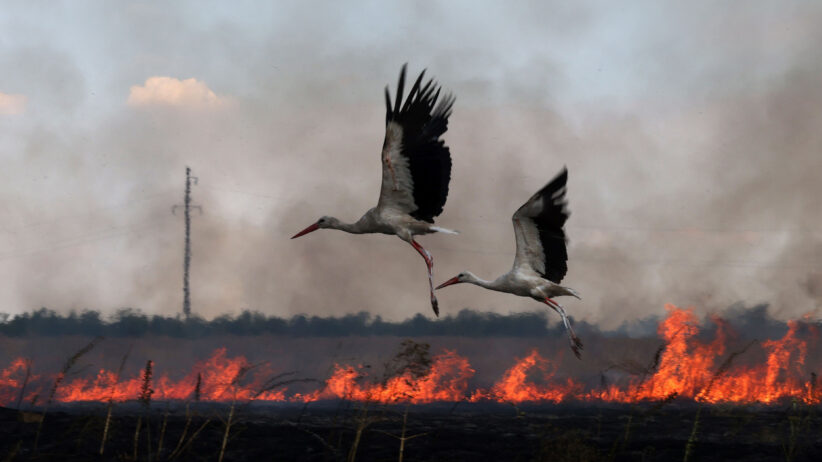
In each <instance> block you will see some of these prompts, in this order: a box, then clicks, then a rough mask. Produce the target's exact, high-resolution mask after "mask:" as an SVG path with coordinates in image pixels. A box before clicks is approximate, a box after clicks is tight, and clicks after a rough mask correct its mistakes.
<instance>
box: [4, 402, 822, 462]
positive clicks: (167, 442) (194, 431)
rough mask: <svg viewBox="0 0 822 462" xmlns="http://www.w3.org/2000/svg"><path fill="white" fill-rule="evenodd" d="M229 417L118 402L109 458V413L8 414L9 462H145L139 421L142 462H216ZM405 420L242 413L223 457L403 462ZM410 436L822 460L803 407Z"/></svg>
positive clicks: (481, 455)
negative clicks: (30, 461)
mask: <svg viewBox="0 0 822 462" xmlns="http://www.w3.org/2000/svg"><path fill="white" fill-rule="evenodd" d="M229 413H230V406H229V405H197V406H189V408H188V409H187V410H186V407H185V406H184V405H183V404H180V403H177V404H172V405H169V404H164V403H153V404H152V405H151V408H150V409H149V412H148V413H146V411H145V408H143V407H140V406H139V405H137V404H125V405H118V406H116V407H115V408H114V412H113V416H112V419H111V422H110V424H109V430H108V437H107V441H106V444H105V447H104V451H103V455H102V456H101V455H100V444H101V441H102V435H103V428H104V426H105V421H106V407H105V405H101V404H89V405H72V406H67V407H61V408H59V409H53V410H50V411H49V412H48V413H47V414H46V416H45V419H44V420H43V421H42V427H41V428H40V435H39V438H37V437H36V434H37V429H38V427H40V423H39V422H37V419H38V416H40V415H41V414H37V413H25V414H21V413H20V412H18V411H16V410H12V409H6V408H2V409H0V461H2V462H5V461H23V460H60V461H80V460H135V458H134V455H135V429H136V428H137V422H138V418H139V420H140V431H139V434H138V435H137V446H136V455H137V460H152V461H162V460H170V459H173V460H192V461H199V460H208V461H216V460H218V458H219V455H220V450H221V446H222V442H223V437H224V435H225V430H226V420H227V418H228V415H229ZM405 413H406V407H405V406H391V407H384V406H378V405H370V406H367V407H363V405H362V404H357V403H354V404H352V403H314V404H312V405H310V406H307V407H303V406H293V405H289V406H279V405H278V406H269V405H261V404H253V405H251V406H242V407H237V408H235V415H234V417H233V419H232V426H231V428H230V432H229V438H228V440H227V444H226V447H225V454H224V459H223V460H225V461H258V460H284V461H291V460H294V461H297V460H299V461H338V460H351V456H352V455H353V457H354V460H359V461H369V462H370V461H396V460H398V458H399V451H400V437H401V436H402V434H403V417H404V414H405ZM697 419H698V420H697ZM404 431H405V436H406V437H407V438H409V439H407V440H406V441H405V447H404V454H403V457H404V460H405V461H448V462H455V461H472V462H473V461H486V460H487V461H508V460H512V461H543V460H544V461H549V460H550V461H589V460H590V461H595V460H608V461H635V460H644V461H671V460H685V459H686V453H687V460H690V461H727V460H740V461H743V460H744V461H774V460H789V461H819V460H822V409H820V408H819V407H807V406H802V405H795V404H785V405H782V406H778V407H769V408H744V407H724V406H703V407H701V408H700V407H698V406H696V405H693V404H691V405H676V404H668V405H665V406H662V407H660V406H658V405H657V406H654V405H647V406H616V407H590V406H571V405H563V406H538V407H519V408H517V407H514V406H505V405H477V404H465V403H462V404H458V405H437V406H411V407H408V408H407V423H406V426H405V430H404ZM358 433H359V435H360V436H359V443H358V445H357V448H356V454H352V447H353V445H354V442H355V441H356V440H357V434H358ZM183 435H184V436H183ZM181 436H182V438H181ZM161 437H162V443H161V441H160V439H161ZM35 438H37V439H38V441H37V448H36V449H35V445H34V443H35ZM689 441H690V443H689ZM175 449H176V450H175Z"/></svg>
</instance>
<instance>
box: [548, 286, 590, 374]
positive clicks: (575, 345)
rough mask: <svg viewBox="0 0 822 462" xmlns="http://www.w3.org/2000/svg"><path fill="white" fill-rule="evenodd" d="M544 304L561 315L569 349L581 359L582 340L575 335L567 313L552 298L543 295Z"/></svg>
mask: <svg viewBox="0 0 822 462" xmlns="http://www.w3.org/2000/svg"><path fill="white" fill-rule="evenodd" d="M545 304H546V305H548V306H550V307H551V308H553V309H554V310H555V311H556V312H557V313H559V315H560V316H561V317H562V323H563V324H565V331H566V332H568V339H569V340H570V341H571V350H573V352H574V355H576V357H577V358H578V359H582V353H581V351H582V341H581V340H580V339H579V337H577V334H576V333H575V332H574V328H573V327H571V323H570V322H569V321H568V315H567V314H566V313H565V308H563V306H562V305H560V304H559V303H557V302H556V300H554V299H552V298H548V297H545Z"/></svg>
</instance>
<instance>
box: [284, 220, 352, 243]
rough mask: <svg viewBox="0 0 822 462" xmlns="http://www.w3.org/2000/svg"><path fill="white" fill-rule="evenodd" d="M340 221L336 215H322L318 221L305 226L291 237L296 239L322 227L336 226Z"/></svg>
mask: <svg viewBox="0 0 822 462" xmlns="http://www.w3.org/2000/svg"><path fill="white" fill-rule="evenodd" d="M339 222H340V220H337V219H336V218H334V217H328V216H325V217H321V218H320V219H319V220H317V222H316V223H314V224H312V225H311V226H309V227H308V228H305V229H304V230H302V231H300V232H299V233H297V234H295V235H293V236H291V239H296V238H298V237H300V236H304V235H306V234H308V233H310V232H312V231H316V230H318V229H320V228H336V227H337V224H338V223H339Z"/></svg>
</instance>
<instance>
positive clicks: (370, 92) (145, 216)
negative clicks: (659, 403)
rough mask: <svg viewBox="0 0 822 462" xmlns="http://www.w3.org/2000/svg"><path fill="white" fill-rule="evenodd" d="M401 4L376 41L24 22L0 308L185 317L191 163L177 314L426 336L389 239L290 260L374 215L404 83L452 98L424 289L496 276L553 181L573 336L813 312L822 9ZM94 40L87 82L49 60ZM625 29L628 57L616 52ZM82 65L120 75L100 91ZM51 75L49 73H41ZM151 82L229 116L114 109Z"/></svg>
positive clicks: (146, 17)
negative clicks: (88, 29)
mask: <svg viewBox="0 0 822 462" xmlns="http://www.w3.org/2000/svg"><path fill="white" fill-rule="evenodd" d="M449 5H450V4H449ZM167 8H177V9H172V10H171V11H167V10H166V9H167ZM339 8H342V7H339ZM397 8H398V10H389V12H388V13H385V12H383V13H382V14H385V15H386V16H385V17H380V18H379V19H373V18H371V19H369V18H368V17H367V15H360V14H359V13H357V12H354V11H347V8H342V9H343V10H346V11H340V10H339V9H338V8H337V7H332V8H327V9H322V8H320V9H316V8H310V10H311V11H310V12H309V11H308V7H307V6H303V5H302V4H298V3H295V4H282V5H278V7H277V8H274V9H271V10H267V11H260V12H257V14H256V15H245V16H244V17H235V16H230V15H229V16H225V17H220V19H219V20H214V21H210V20H205V19H202V18H192V17H189V16H188V15H187V13H188V11H189V10H188V9H187V7H186V6H174V5H172V6H169V5H163V6H162V7H160V6H152V5H133V6H131V7H129V8H128V9H127V11H108V10H107V9H100V10H97V11H94V12H77V13H74V12H71V13H67V14H70V15H71V17H72V18H75V19H76V21H77V22H76V23H74V24H75V26H72V27H68V28H65V27H64V28H55V29H52V30H48V31H44V30H42V29H41V28H37V27H35V26H34V25H33V24H34V23H35V19H34V18H32V15H31V13H30V11H27V10H25V7H24V6H19V7H16V8H15V12H16V14H18V15H19V16H20V17H21V18H28V21H26V20H22V19H21V20H19V21H17V23H18V24H16V25H14V27H12V28H11V29H9V30H12V31H28V32H29V33H36V34H38V37H39V39H38V40H37V41H35V43H34V44H29V45H27V47H26V48H25V49H24V48H21V47H17V46H14V43H16V42H13V41H7V42H5V43H6V44H4V47H5V49H4V50H3V53H2V56H0V62H2V63H3V64H4V65H3V68H4V69H13V71H10V72H6V73H4V75H3V76H0V91H2V92H4V93H10V94H11V93H14V94H25V95H28V96H29V98H30V102H29V105H28V107H27V112H26V114H24V115H22V116H14V119H13V120H12V118H11V117H6V119H8V123H6V120H5V119H4V120H3V121H2V123H0V136H2V143H1V145H0V150H2V153H3V158H4V162H5V166H4V168H3V172H1V173H0V184H2V186H0V214H2V220H1V221H2V228H0V246H2V247H0V280H2V281H4V282H3V285H2V288H3V290H2V292H3V294H4V295H3V296H2V297H3V298H2V302H3V305H4V311H9V312H15V313H20V312H24V311H28V310H30V309H34V308H37V307H40V306H48V307H51V308H54V309H58V310H60V311H63V312H65V311H68V310H69V309H77V310H81V309H84V308H91V309H99V310H106V311H109V310H113V309H114V307H122V306H135V307H139V308H141V309H142V310H144V311H146V312H150V313H157V314H170V313H175V312H178V311H179V310H180V309H181V302H182V300H181V296H180V293H181V291H180V281H181V274H180V268H181V267H182V259H183V252H182V245H183V224H182V221H181V220H180V219H179V217H174V216H172V215H171V213H170V207H171V205H173V204H175V203H179V201H180V199H181V195H182V187H183V181H184V168H185V165H190V166H191V167H192V169H193V174H194V175H195V176H198V177H199V179H200V183H199V185H197V186H194V187H193V197H194V200H195V202H196V203H198V204H201V205H202V206H203V209H204V213H203V215H202V216H200V215H197V214H195V215H194V216H193V217H192V222H193V228H192V236H191V238H192V253H193V255H192V270H191V285H192V310H193V312H194V313H195V314H199V315H202V316H205V317H213V316H216V315H218V314H220V313H225V312H239V310H241V309H251V310H258V311H261V312H263V313H268V314H276V315H279V316H284V317H290V316H291V315H294V314H298V313H307V314H309V315H320V316H323V315H341V314H344V313H356V312H359V311H368V312H372V313H379V314H381V315H382V316H383V317H384V318H385V319H391V320H399V319H404V318H407V317H409V316H411V315H413V314H415V313H423V314H425V315H428V314H429V313H428V310H429V307H428V300H427V296H426V285H427V281H426V278H425V268H424V264H423V262H422V260H421V259H420V258H419V256H418V255H417V254H416V253H415V252H413V251H412V249H411V248H410V247H409V246H408V245H406V244H404V243H402V242H401V241H399V240H398V239H396V238H392V237H386V236H350V235H345V234H343V233H339V232H331V231H319V232H317V233H314V234H312V235H309V236H306V237H303V238H300V239H299V240H295V241H290V240H289V239H288V237H290V236H291V235H293V234H294V233H295V232H296V231H298V230H300V229H302V228H303V227H305V226H307V225H308V224H310V223H312V222H313V221H315V220H316V219H317V218H318V217H319V216H321V215H334V216H337V217H338V218H340V219H342V220H350V221H353V220H356V219H357V218H358V217H359V216H360V214H362V213H363V212H365V211H366V210H367V209H368V208H369V207H371V206H373V205H374V204H375V203H376V198H377V193H378V191H379V183H378V181H379V174H380V170H379V169H380V163H379V161H378V159H377V156H378V152H379V148H380V146H381V143H382V136H383V133H382V130H383V129H382V125H383V116H384V113H383V110H384V109H383V107H382V104H383V102H382V95H381V91H382V87H383V86H384V85H385V84H386V83H390V84H391V85H392V88H393V86H394V85H395V83H396V82H395V80H396V75H397V72H398V70H399V67H400V65H401V64H402V63H403V62H405V61H410V70H411V71H412V72H415V71H417V70H419V69H421V68H422V67H428V69H429V75H433V76H435V77H436V78H437V79H438V80H439V81H440V83H442V85H443V86H444V87H445V88H446V89H448V90H452V91H453V92H454V93H455V94H456V95H457V102H456V105H455V108H454V115H453V117H452V120H451V124H450V129H449V131H448V133H447V134H446V136H445V139H446V140H447V143H448V145H449V146H450V147H451V150H452V153H453V158H454V171H453V178H452V184H451V194H450V197H449V201H448V203H447V204H446V208H445V212H444V213H443V215H442V216H441V217H440V218H439V220H438V223H440V224H442V225H443V226H445V227H449V228H455V229H458V230H460V231H462V234H461V235H460V236H427V237H423V238H421V242H422V243H423V245H425V246H426V247H427V248H429V249H430V250H431V252H432V253H433V255H434V259H435V271H436V274H435V275H436V277H437V279H438V280H444V279H446V278H448V277H451V276H453V275H454V274H456V273H458V272H459V271H461V270H464V269H470V270H472V271H474V272H475V273H477V274H478V275H480V276H483V277H486V278H491V277H495V276H496V275H497V274H500V273H502V272H504V271H506V270H508V268H509V267H510V264H511V262H512V261H513V250H514V241H513V232H512V229H511V224H510V215H511V214H512V213H513V211H514V210H515V209H516V208H517V207H518V206H519V205H520V204H521V203H522V202H523V201H524V200H525V199H527V198H528V197H529V196H530V195H531V194H532V193H533V192H534V191H536V190H537V189H538V188H540V187H541V186H542V185H543V184H544V183H545V182H547V181H548V180H549V179H550V178H551V177H552V176H553V175H554V174H555V173H556V172H557V171H558V170H559V169H560V168H561V167H562V165H568V167H569V170H570V179H569V192H568V197H569V201H570V209H571V212H572V216H571V219H570V221H569V223H568V234H569V236H570V239H571V244H570V262H569V267H570V272H569V274H568V276H567V278H566V280H565V281H564V283H566V284H567V285H568V286H570V287H573V288H575V289H577V290H578V291H579V292H580V293H581V294H582V296H583V301H581V302H579V301H576V300H572V301H568V302H567V308H568V310H569V312H570V313H573V315H574V316H575V317H576V318H577V319H579V320H585V321H587V322H590V323H592V324H597V325H601V326H603V328H609V329H610V328H616V327H618V326H619V325H621V324H622V323H623V322H625V321H628V320H633V319H638V318H645V317H647V316H652V315H655V314H662V311H663V310H662V306H663V304H664V303H665V302H672V303H675V304H678V305H693V306H696V307H697V309H698V310H699V312H700V313H706V312H710V311H719V310H722V309H723V308H724V307H726V306H729V305H731V304H732V303H734V302H737V301H739V300H742V301H744V302H745V303H747V304H749V305H750V304H755V303H760V302H767V303H769V304H770V310H771V311H772V312H773V313H774V314H775V315H777V317H779V318H780V319H785V318H790V317H797V316H800V315H802V314H804V313H807V312H814V311H815V310H816V312H817V313H818V310H819V306H820V305H819V303H820V295H819V293H820V292H822V291H820V290H819V289H818V288H819V286H820V285H822V284H820V283H819V273H820V270H819V267H818V260H819V257H820V248H822V240H821V239H820V236H819V233H818V232H817V231H815V230H816V229H818V228H819V227H820V225H822V218H820V217H821V216H822V215H820V213H819V211H818V207H816V206H815V203H816V202H817V200H818V199H817V198H818V197H822V182H820V181H818V178H817V176H818V174H817V173H816V172H818V171H820V168H822V156H820V155H819V152H822V138H820V137H819V135H818V133H819V127H820V126H822V124H821V122H822V120H821V119H820V117H821V116H820V115H819V111H818V108H819V107H821V106H822V85H821V84H822V77H820V76H822V72H820V71H822V69H821V67H822V52H820V51H819V47H818V46H817V44H818V43H819V41H820V39H822V34H821V33H820V32H819V31H820V30H822V28H819V27H817V26H818V24H819V23H820V21H822V8H820V7H819V6H817V5H813V4H804V3H803V4H796V5H793V6H792V8H784V9H780V10H779V11H769V12H757V11H759V10H757V9H756V8H753V7H751V8H749V9H746V10H745V11H739V10H738V9H737V8H736V7H735V6H733V5H720V6H717V5H712V6H711V8H710V9H707V7H700V6H692V7H687V8H685V7H682V8H681V9H678V10H675V11H665V10H659V9H656V8H653V9H648V10H642V11H639V10H632V11H629V12H628V13H623V14H627V15H629V16H631V18H630V19H626V18H625V17H622V16H619V15H614V11H612V10H611V9H612V8H613V7H612V6H611V5H607V4H606V5H602V6H601V7H599V8H593V7H592V8H590V9H582V8H573V9H568V8H559V7H556V6H550V7H547V6H546V7H543V8H541V9H540V10H539V11H538V12H536V13H533V14H528V12H527V11H525V10H523V11H513V12H510V11H509V9H508V8H506V10H505V12H494V11H490V10H483V9H482V8H479V9H477V8H462V7H459V6H446V4H437V5H436V7H435V8H433V9H434V10H435V11H433V12H432V11H431V9H430V8H424V7H418V8H417V7H411V6H403V7H397ZM488 8H489V9H492V8H493V7H491V6H489V7H488ZM69 9H70V8H69ZM471 10H473V11H475V12H476V11H481V12H482V14H481V15H480V16H481V17H479V18H477V17H473V16H472V15H471V14H469V15H468V16H469V17H466V16H465V15H466V14H468V11H471ZM496 13H499V14H496ZM503 13H505V14H503ZM238 16H243V14H242V13H239V14H238ZM252 16H253V17H254V18H255V19H250V18H251V17H252ZM84 17H85V19H84ZM340 17H345V18H349V19H350V20H349V21H340V20H339V18H340ZM88 21H91V22H93V23H94V24H98V25H99V26H100V28H99V29H96V30H97V32H95V33H96V34H101V35H99V36H97V39H98V41H101V42H105V43H104V45H102V46H101V47H100V48H95V49H94V50H96V51H94V53H92V54H91V55H92V56H94V57H93V58H84V59H80V58H79V56H83V57H87V56H89V55H88V54H83V53H78V52H76V51H70V50H66V49H64V48H62V46H63V45H62V44H61V43H62V42H65V40H64V39H67V38H71V37H75V34H76V33H77V28H80V27H82V26H81V25H82V24H87V23H88ZM249 21H250V22H251V23H253V24H251V23H249ZM254 21H260V23H255V22H254ZM68 22H69V23H71V22H72V21H68ZM262 23H265V27H263V26H262ZM363 24H369V27H361V26H362V25H363ZM608 25H611V28H609V27H606V26H608ZM629 26H630V28H631V30H636V32H630V33H620V34H622V35H619V34H618V38H619V39H623V38H624V39H627V40H628V41H627V42H625V41H621V40H617V39H615V38H614V37H611V36H609V35H608V34H609V33H614V32H613V31H612V28H616V29H620V28H623V27H629ZM119 37H128V39H125V38H124V39H122V40H121V39H118V38H119ZM328 37H336V38H337V39H335V40H329V39H328ZM78 40H79V39H78ZM66 43H72V44H77V43H78V42H77V41H67V42H66ZM79 43H80V45H81V46H83V45H84V46H88V44H87V43H85V42H82V41H80V42H79ZM576 49H580V50H601V51H600V53H601V54H598V53H594V54H591V55H584V56H569V53H572V50H576ZM588 52H589V53H592V52H590V51H588ZM95 59H97V60H100V62H105V63H106V66H107V68H108V69H112V70H110V71H107V72H105V73H94V72H93V71H92V70H91V69H90V68H88V67H87V66H89V65H90V64H89V60H91V62H98V61H95ZM42 62H48V65H49V67H48V69H49V72H47V73H46V72H42V73H41V72H39V71H38V72H35V71H34V70H33V69H34V68H33V67H32V66H34V65H35V64H37V65H38V66H39V65H40V63H42ZM593 63H598V64H593ZM38 69H39V68H38ZM155 75H161V76H172V77H175V78H180V79H185V78H189V77H194V78H197V79H198V80H201V81H203V82H206V83H207V85H208V86H209V88H210V89H211V90H213V91H214V92H215V93H216V94H217V95H218V96H219V97H220V98H223V100H224V101H225V104H222V105H219V106H218V107H209V108H203V107H158V106H150V105H149V106H145V107H132V106H128V105H126V100H127V97H128V94H129V88H130V87H131V86H132V85H141V84H142V83H143V82H145V80H146V79H147V78H149V77H151V76H155ZM35 77H36V78H35ZM440 299H441V305H442V309H443V311H444V312H445V313H446V314H447V313H456V312H458V311H459V310H460V309H462V308H464V307H468V306H470V307H472V308H475V309H478V310H483V311H484V310H493V311H496V312H500V313H507V312H511V311H514V312H519V311H529V310H542V309H543V308H541V307H539V306H538V305H536V304H535V302H533V301H530V300H526V299H519V298H515V297H511V296H506V295H504V294H496V293H491V292H488V291H484V290H482V289H479V288H476V287H464V286H457V287H454V288H449V289H446V290H444V291H442V293H441V294H440ZM550 316H553V315H550Z"/></svg>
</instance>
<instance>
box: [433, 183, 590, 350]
mask: <svg viewBox="0 0 822 462" xmlns="http://www.w3.org/2000/svg"><path fill="white" fill-rule="evenodd" d="M567 181H568V170H567V169H566V168H563V169H562V171H560V172H559V174H557V176H556V177H554V179H553V180H551V181H550V182H549V183H548V184H547V185H545V187H543V188H542V189H540V190H539V191H538V192H537V193H536V194H534V195H533V196H531V198H530V199H528V201H527V202H525V204H523V205H522V207H520V208H519V209H517V211H516V212H515V213H514V216H513V217H512V218H511V219H512V220H513V222H514V234H515V235H516V239H517V254H516V256H515V257H514V266H513V267H512V268H511V270H510V271H508V272H507V273H505V274H503V275H502V276H500V277H498V278H496V279H494V280H493V281H486V280H484V279H480V278H478V277H477V276H475V275H474V274H473V273H471V272H470V271H463V272H462V273H460V274H458V275H457V276H455V277H453V278H451V279H449V280H447V281H445V282H444V283H442V284H440V285H439V286H438V287H437V289H441V288H443V287H447V286H450V285H453V284H458V283H462V282H467V283H470V284H474V285H478V286H480V287H485V288H486V289H490V290H496V291H498V292H507V293H510V294H514V295H519V296H521V297H531V298H533V299H534V300H537V301H539V302H541V303H545V304H546V305H548V306H550V307H551V308H553V309H554V310H556V312H557V313H559V315H560V316H561V317H562V322H563V324H564V325H565V330H566V331H567V332H568V338H569V339H570V341H571V350H573V352H574V354H575V355H576V356H577V358H580V357H581V353H580V352H581V350H582V342H581V341H580V340H579V337H577V335H576V334H575V333H574V329H573V327H571V323H570V322H569V321H568V316H567V314H566V313H565V308H563V306H562V305H560V304H559V303H557V302H556V300H554V299H553V298H554V297H558V296H561V295H570V296H573V297H576V298H580V297H579V294H577V292H576V291H575V290H573V289H571V288H568V287H564V286H561V285H559V283H560V282H561V281H562V278H564V277H565V273H567V272H568V263H567V261H568V251H567V249H566V246H565V245H566V238H565V230H564V226H565V221H566V220H567V219H568V215H569V212H568V210H567V209H566V205H567V202H566V201H565V184H566V182H567Z"/></svg>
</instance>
